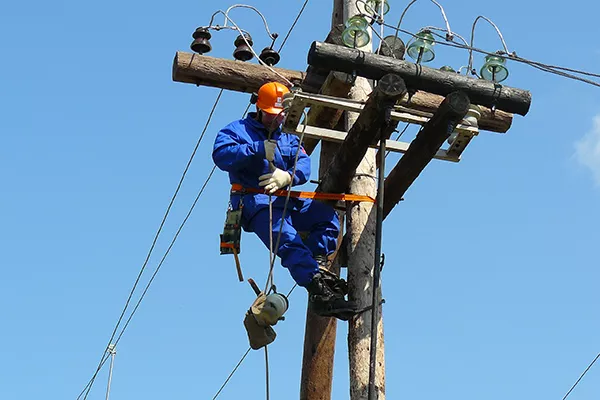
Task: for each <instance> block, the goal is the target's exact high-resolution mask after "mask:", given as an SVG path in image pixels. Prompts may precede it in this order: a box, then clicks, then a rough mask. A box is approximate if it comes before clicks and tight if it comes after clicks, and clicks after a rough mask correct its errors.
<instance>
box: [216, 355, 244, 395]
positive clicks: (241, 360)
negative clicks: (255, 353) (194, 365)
mask: <svg viewBox="0 0 600 400" xmlns="http://www.w3.org/2000/svg"><path fill="white" fill-rule="evenodd" d="M250 350H252V348H251V347H248V350H246V352H245V353H244V355H243V356H242V358H241V359H240V361H239V362H238V363H237V364H236V366H235V367H234V368H233V371H231V373H230V374H229V376H228V377H227V379H225V382H224V383H223V385H221V387H220V388H219V391H218V392H217V394H215V396H214V397H213V398H212V400H215V399H216V398H217V397H219V395H220V394H221V392H222V391H223V389H225V386H227V384H228V383H229V380H230V379H231V377H232V376H233V374H235V371H237V369H238V368H239V367H240V365H242V363H243V362H244V360H245V359H246V356H247V355H248V353H250Z"/></svg>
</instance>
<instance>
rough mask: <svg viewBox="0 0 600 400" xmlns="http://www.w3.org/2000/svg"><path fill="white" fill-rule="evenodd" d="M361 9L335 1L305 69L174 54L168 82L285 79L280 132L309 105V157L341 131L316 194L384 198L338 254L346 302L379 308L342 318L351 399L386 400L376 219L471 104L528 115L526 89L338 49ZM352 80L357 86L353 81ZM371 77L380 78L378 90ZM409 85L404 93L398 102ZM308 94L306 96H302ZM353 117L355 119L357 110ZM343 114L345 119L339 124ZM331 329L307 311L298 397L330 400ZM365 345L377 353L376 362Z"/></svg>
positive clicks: (360, 209) (499, 113)
mask: <svg viewBox="0 0 600 400" xmlns="http://www.w3.org/2000/svg"><path fill="white" fill-rule="evenodd" d="M358 4H361V3H360V2H357V1H356V0H333V17H332V29H331V32H330V34H329V35H328V37H327V39H326V41H325V43H320V42H315V43H314V44H313V46H312V48H311V50H310V53H309V66H308V68H307V71H306V72H303V71H302V72H301V71H293V70H286V69H281V68H274V69H270V68H267V67H264V66H261V65H257V64H253V63H247V62H239V61H233V60H224V59H218V58H213V57H209V56H206V55H200V54H191V53H186V52H177V53H176V56H175V59H174V62H173V80H174V81H177V82H183V83H190V84H195V85H198V86H200V85H202V86H211V87H217V88H222V89H227V90H233V91H238V92H245V93H252V92H256V91H257V90H258V88H259V87H260V86H261V85H263V84H264V83H266V82H269V81H278V82H282V83H284V84H287V83H288V82H291V83H292V84H293V85H295V86H297V87H298V86H299V87H301V88H302V90H303V91H304V92H305V94H304V95H303V94H301V93H300V94H296V95H295V96H294V100H293V101H292V105H291V106H290V108H289V114H288V117H287V118H286V121H287V122H289V124H290V126H288V127H287V129H290V132H296V133H298V132H299V131H298V130H297V129H298V126H299V125H298V124H299V122H300V121H299V118H300V115H301V114H302V111H303V110H304V109H305V108H306V107H308V106H310V111H309V112H308V115H307V118H306V121H305V122H304V128H305V130H306V134H307V136H310V138H306V139H310V140H305V145H306V146H305V147H306V150H307V151H308V153H309V154H310V152H312V151H313V150H314V148H315V147H316V145H317V144H318V143H319V140H321V139H322V140H334V141H335V140H338V139H339V135H338V133H339V132H333V131H332V130H341V131H344V132H348V133H347V134H344V139H343V143H342V144H339V143H335V142H329V141H321V159H320V171H319V178H320V183H319V185H318V187H317V191H324V192H332V193H341V192H346V193H352V194H358V195H366V196H370V197H372V198H376V197H377V196H381V195H383V201H379V202H378V203H377V204H378V205H377V207H375V205H374V204H372V203H369V202H347V204H346V215H345V223H346V231H347V232H346V235H345V237H346V240H344V241H342V240H341V236H340V244H341V246H343V247H340V248H338V252H337V253H336V254H337V255H340V254H342V255H345V257H346V259H347V260H346V261H347V262H346V264H347V266H348V283H349V291H350V293H349V296H348V297H349V299H350V300H352V301H355V302H356V303H357V304H358V306H359V307H360V308H368V307H371V306H373V305H375V306H376V308H375V310H373V309H372V308H371V309H368V310H366V311H365V312H362V313H361V314H359V315H357V316H356V317H355V318H353V319H351V320H350V321H349V328H348V353H349V360H350V399H351V400H366V399H367V397H368V398H369V400H373V399H377V400H384V399H385V358H384V340H383V316H382V310H381V289H380V288H381V285H380V282H379V281H380V280H379V278H378V276H379V273H378V272H377V273H376V272H375V271H379V269H378V267H379V264H380V262H379V257H378V253H379V252H380V250H381V229H380V228H381V226H382V224H381V222H382V220H383V218H384V216H387V215H388V214H389V212H390V211H391V210H392V208H393V207H394V206H395V204H396V203H398V202H399V201H400V200H401V199H402V196H403V194H404V193H405V192H406V190H407V189H408V188H409V187H410V185H411V184H412V183H413V182H414V180H415V179H416V178H417V177H418V176H419V174H420V173H421V172H422V171H423V169H424V168H425V167H426V166H427V165H428V163H429V162H430V161H431V160H432V159H433V158H434V157H436V158H440V155H439V154H438V153H439V152H442V153H443V152H446V150H443V151H442V150H441V149H440V146H441V145H442V143H443V142H444V140H445V139H446V138H447V137H448V136H449V135H450V133H451V132H452V130H454V129H455V128H456V126H457V124H458V123H459V122H460V121H461V120H462V119H463V117H464V116H465V114H466V112H467V109H468V108H469V103H470V102H473V104H476V105H478V106H480V107H479V108H480V110H481V118H479V120H478V128H479V129H481V130H488V131H493V132H500V133H504V132H507V131H508V130H509V128H510V126H511V124H512V119H513V115H512V113H516V114H521V115H525V114H527V112H528V110H529V107H530V103H531V95H530V94H529V92H527V91H524V90H520V89H514V88H510V87H506V86H501V85H498V84H494V83H490V82H485V81H482V80H476V79H473V78H470V77H466V76H460V75H459V74H450V73H447V72H444V71H438V70H434V69H431V68H427V67H423V66H420V65H416V64H412V63H409V62H406V61H403V60H396V59H393V58H389V57H384V56H380V55H376V54H373V49H372V45H371V44H369V45H368V46H365V47H363V48H359V49H351V48H347V47H344V46H341V44H342V43H341V40H340V38H341V33H342V30H343V22H344V21H346V20H348V19H349V18H350V17H352V16H354V15H357V14H359V10H358ZM349 74H352V76H354V77H355V78H356V79H355V80H354V81H353V80H352V79H350V76H351V75H349ZM368 79H374V80H377V81H379V82H378V85H377V87H376V88H375V90H373V88H372V86H371V83H370V81H369V80H368ZM407 86H408V88H409V89H410V90H409V91H410V96H408V95H405V93H406V92H407ZM459 90H460V91H459ZM306 93H312V95H310V96H306ZM316 93H318V95H317V94H316ZM341 98H349V99H351V100H353V101H348V100H344V101H342V99H341ZM309 102H310V105H309V104H308V103H309ZM395 104H396V105H397V107H396V109H395V111H392V110H391V109H390V108H391V107H392V106H393V105H395ZM358 105H360V107H359V106H358ZM343 110H346V111H343ZM359 110H360V114H359V113H357V112H356V111H359ZM344 114H345V115H346V118H345V121H344V119H341V117H342V115H344ZM407 114H409V115H410V116H409V117H407V116H406V115H407ZM391 116H394V117H393V118H394V120H393V121H390V119H389V118H390V117H391ZM399 120H402V121H405V122H410V123H419V124H421V125H423V129H422V130H421V131H420V133H419V134H418V135H417V137H416V139H415V140H413V142H412V143H411V144H410V145H409V146H408V147H403V148H400V149H399V148H398V147H397V146H398V145H399V144H402V145H406V143H393V141H391V143H390V145H389V147H388V148H389V149H395V151H401V152H404V153H405V154H404V156H403V157H402V159H401V160H400V162H399V163H398V164H397V165H396V167H395V168H394V169H393V171H392V172H391V173H390V175H389V176H388V178H387V179H386V180H385V183H384V182H383V175H381V174H384V173H385V171H384V168H381V171H380V172H379V173H380V175H379V177H380V178H381V179H380V180H379V186H380V187H379V190H378V187H377V182H378V175H377V162H376V159H375V154H376V150H375V148H373V147H375V146H377V142H378V141H379V139H380V138H389V137H390V134H391V133H392V131H393V129H394V127H395V126H397V123H398V121H399ZM343 122H345V124H343ZM307 127H308V128H311V129H313V133H309V129H306V128H307ZM470 129H471V128H469V129H467V128H465V127H464V126H462V125H461V127H459V128H458V131H459V132H461V133H460V134H461V135H470V134H472V133H470V132H471V130H470ZM477 132H478V130H475V133H474V134H477ZM459 138H460V137H459ZM469 138H470V137H469ZM469 140H470V139H469ZM457 141H458V139H457ZM467 144H468V142H467ZM385 146H386V144H385V141H380V144H379V150H380V152H381V154H385ZM465 146H466V145H465ZM463 149H464V148H463ZM456 151H458V150H456ZM458 154H459V155H460V153H458ZM444 159H445V158H444ZM381 161H382V162H383V158H382V160H381ZM452 161H456V160H452ZM378 200H382V197H379V199H378ZM343 220H344V215H340V221H343ZM378 222H379V223H378ZM342 242H343V243H342ZM339 267H340V264H339V262H335V261H334V263H333V266H332V268H333V269H332V270H333V271H334V272H336V273H339ZM374 276H375V277H377V281H374ZM374 282H375V284H374ZM374 288H376V289H374ZM372 326H373V327H374V328H375V329H372ZM336 331H337V320H336V319H334V318H321V317H319V316H317V315H315V314H313V313H311V312H310V311H308V312H307V320H306V336H305V343H304V355H303V365H302V379H301V388H300V398H301V400H330V399H331V389H332V382H333V370H334V367H333V360H334V350H335V341H336ZM373 331H375V335H372V332H373ZM371 346H373V349H374V350H376V354H373V355H374V357H373V358H371V355H372V352H371V350H372V349H371ZM372 360H373V361H374V362H373V363H372V362H371V361H372ZM370 372H371V374H370Z"/></svg>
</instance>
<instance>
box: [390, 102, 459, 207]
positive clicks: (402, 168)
mask: <svg viewBox="0 0 600 400" xmlns="http://www.w3.org/2000/svg"><path fill="white" fill-rule="evenodd" d="M469 104H470V100H469V97H468V96H467V95H466V94H465V93H464V92H452V93H450V94H449V95H448V96H447V97H446V99H445V100H444V101H443V102H442V104H441V105H440V108H439V109H438V112H436V113H435V114H434V115H433V117H432V118H431V120H429V122H428V123H427V124H425V125H424V126H423V129H422V130H421V131H420V132H419V133H418V134H417V137H416V138H415V139H414V140H413V141H412V143H411V145H410V147H409V148H408V150H407V151H406V153H405V154H404V156H402V158H401V159H400V161H398V164H396V166H395V167H394V169H393V170H392V171H391V172H390V174H389V175H388V177H387V178H386V180H385V190H384V205H383V212H384V218H385V217H387V216H388V215H389V213H390V212H391V211H392V209H393V208H394V206H395V205H396V204H398V203H399V202H400V200H402V196H404V193H406V191H407V190H408V188H409V187H410V185H412V183H413V182H414V181H415V179H417V177H418V176H419V174H420V173H421V172H422V171H423V170H424V169H425V167H426V166H427V164H429V162H430V161H431V160H432V159H433V157H434V156H435V154H436V152H437V151H438V150H439V148H440V147H441V146H442V144H443V143H444V140H446V139H447V138H448V137H449V136H450V134H451V133H452V131H453V130H454V129H455V128H456V125H458V123H459V122H460V121H461V120H462V119H463V118H464V116H465V115H466V114H467V111H468V110H469Z"/></svg>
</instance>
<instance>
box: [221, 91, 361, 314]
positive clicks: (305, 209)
mask: <svg viewBox="0 0 600 400" xmlns="http://www.w3.org/2000/svg"><path fill="white" fill-rule="evenodd" d="M286 93H289V89H288V88H287V87H286V86H284V85H282V84H280V83H278V82H269V83H266V84H264V85H263V86H261V87H260V89H259V91H258V96H257V98H256V99H255V100H256V112H251V113H249V114H248V116H247V117H246V118H243V119H241V120H237V121H234V122H232V123H230V124H229V125H227V126H226V127H224V128H223V129H221V131H220V132H219V133H218V135H217V137H216V140H215V144H214V149H213V153H212V157H213V161H214V162H215V164H216V165H217V167H218V168H219V169H221V170H223V171H226V172H228V173H229V181H230V183H231V184H232V191H231V197H230V201H231V207H232V209H234V210H239V209H240V208H241V210H242V213H241V214H242V221H241V222H242V224H241V225H242V228H243V229H244V231H246V232H254V233H255V234H256V235H257V236H258V237H259V238H260V240H261V241H262V242H263V243H264V244H265V245H266V246H267V248H269V245H270V234H271V232H272V240H273V246H275V245H276V242H277V237H278V236H279V234H280V233H281V238H280V241H279V246H278V247H277V249H274V251H275V252H276V254H277V256H278V257H280V259H281V264H282V265H283V266H284V267H285V268H287V269H288V270H289V272H290V274H291V276H292V278H293V279H294V281H295V282H296V283H298V285H299V286H302V287H304V288H306V289H307V291H308V294H309V304H310V306H311V309H312V310H313V311H314V312H315V313H316V314H318V315H321V316H332V317H337V318H339V319H342V320H347V319H349V318H350V317H351V316H352V315H354V313H355V309H356V307H355V305H354V304H353V303H352V302H349V301H347V300H346V299H345V297H344V296H345V295H346V294H347V286H346V282H345V281H344V280H342V279H340V278H338V277H337V276H336V275H334V274H332V273H330V272H328V271H327V270H326V267H327V263H328V256H330V255H331V254H332V253H334V252H335V250H336V248H337V238H338V234H339V219H338V217H337V213H336V212H335V210H334V208H333V207H331V206H330V205H328V204H325V203H323V202H320V201H314V200H311V199H303V198H293V197H290V198H289V200H288V205H287V209H286V210H284V205H285V201H286V196H285V192H283V193H284V195H283V196H281V195H280V196H274V197H272V203H273V206H272V210H273V211H272V213H273V215H272V223H273V224H272V230H271V226H270V215H269V214H270V213H269V201H270V196H269V195H272V194H274V193H275V192H276V191H278V190H282V189H288V188H289V187H290V186H296V185H302V184H304V183H306V182H307V181H308V179H309V177H310V158H309V156H308V155H307V154H306V151H305V150H304V149H303V148H302V145H301V143H300V141H299V139H298V137H297V136H296V135H292V134H288V133H283V132H282V131H281V124H282V122H283V119H284V117H285V115H284V109H283V104H282V103H283V98H284V95H285V94H286ZM297 154H298V155H297ZM296 156H297V163H296V166H295V167H294V163H295V160H296ZM279 193H280V194H281V193H282V192H279ZM282 217H283V225H281V220H282ZM280 228H281V229H280ZM298 232H308V237H307V238H306V239H305V240H304V241H303V240H302V238H301V236H300V234H299V233H298Z"/></svg>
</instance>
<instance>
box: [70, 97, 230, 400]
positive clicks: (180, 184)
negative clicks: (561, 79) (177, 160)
mask: <svg viewBox="0 0 600 400" xmlns="http://www.w3.org/2000/svg"><path fill="white" fill-rule="evenodd" d="M223 91H224V90H223V89H221V90H220V91H219V93H218V95H217V98H216V100H215V103H214V105H213V107H212V109H211V111H210V114H209V116H208V119H207V121H206V124H205V126H204V129H203V130H202V133H201V134H200V137H199V138H198V141H197V142H196V145H195V146H194V150H193V151H192V154H191V156H190V158H189V160H188V162H187V164H186V166H185V169H184V171H183V174H182V176H181V178H180V179H179V183H178V184H177V188H176V190H175V193H174V194H173V196H172V197H171V201H170V202H169V205H168V207H167V210H166V211H165V214H164V216H163V218H162V221H161V223H160V226H159V228H158V230H157V232H156V234H155V236H154V239H153V240H152V245H151V246H150V250H149V251H148V254H147V255H146V259H145V260H144V264H143V265H142V268H141V269H140V272H139V273H138V275H137V277H136V280H135V282H134V284H133V287H132V288H131V291H130V293H129V296H128V297H127V301H126V302H125V306H124V307H123V311H122V312H121V315H120V316H119V319H118V321H117V323H116V325H115V327H114V329H113V332H112V334H111V336H110V340H109V341H108V344H107V346H106V349H108V346H110V345H111V344H113V343H112V341H113V339H114V338H115V335H116V333H117V331H118V329H119V326H120V324H121V321H122V320H123V317H124V316H125V313H126V312H127V309H128V308H129V304H130V302H131V299H132V297H133V294H134V293H135V289H136V288H137V285H138V284H139V282H140V279H141V277H142V275H143V273H144V271H145V269H146V267H147V265H148V261H149V260H150V257H151V255H152V253H153V251H154V248H155V246H156V243H157V241H158V237H159V236H160V233H161V232H162V229H163V227H164V225H165V222H166V220H167V217H168V216H169V213H170V212H171V208H172V206H173V204H174V203H175V199H176V198H177V195H178V194H179V191H180V189H181V187H182V185H183V181H184V180H185V177H186V176H187V173H188V170H189V168H190V166H191V164H192V162H193V160H194V158H195V156H196V153H197V151H198V148H199V146H200V143H202V139H203V138H204V135H205V133H206V131H207V129H208V126H209V124H210V121H211V120H212V117H213V115H214V112H215V110H216V108H217V105H218V104H219V101H220V100H221V96H222V95H223ZM211 175H212V173H211ZM136 308H137V306H136ZM130 319H131V317H130ZM119 337H120V336H119ZM106 349H105V351H104V353H103V354H102V357H101V359H100V362H99V363H98V367H97V368H96V371H95V372H94V374H93V376H92V378H91V380H90V381H89V383H88V385H86V388H87V392H86V389H85V388H84V390H83V391H82V392H81V393H80V394H79V396H77V400H79V399H80V398H81V396H82V395H83V394H84V393H85V396H84V399H86V398H87V396H88V394H89V392H90V390H91V388H92V386H93V385H94V381H95V379H96V377H97V376H98V373H99V372H100V370H101V369H102V366H103V365H104V363H105V362H106V360H107V359H108V352H107V350H106Z"/></svg>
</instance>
